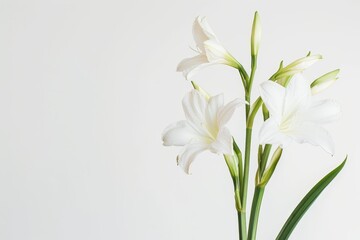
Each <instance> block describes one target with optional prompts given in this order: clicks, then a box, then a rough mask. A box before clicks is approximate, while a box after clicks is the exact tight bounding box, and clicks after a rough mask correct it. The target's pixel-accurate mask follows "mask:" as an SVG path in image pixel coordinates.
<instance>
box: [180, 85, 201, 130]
mask: <svg viewBox="0 0 360 240" xmlns="http://www.w3.org/2000/svg"><path fill="white" fill-rule="evenodd" d="M182 105H183V109H184V113H185V116H186V119H187V120H189V121H190V123H192V124H194V125H196V126H201V125H202V123H203V122H205V117H204V115H205V109H206V106H207V101H206V98H205V97H204V96H202V95H201V93H199V91H197V90H192V91H191V92H189V93H187V94H186V95H185V96H184V98H183V101H182Z"/></svg>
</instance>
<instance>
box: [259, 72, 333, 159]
mask: <svg viewBox="0 0 360 240" xmlns="http://www.w3.org/2000/svg"><path fill="white" fill-rule="evenodd" d="M260 95H261V98H262V99H263V101H264V103H265V105H266V107H267V108H268V109H269V112H270V118H269V119H268V120H266V121H265V123H264V124H263V126H262V128H261V130H260V142H261V144H276V145H280V146H281V147H283V146H285V145H287V144H289V143H290V142H292V141H296V142H298V143H304V142H307V143H310V144H313V145H315V146H320V147H322V148H323V149H324V150H325V151H326V152H328V153H330V154H332V155H333V154H334V152H335V146H334V142H333V140H332V138H331V136H330V135H329V133H328V132H327V131H326V130H325V129H324V128H323V127H322V124H325V123H329V122H332V121H334V120H336V119H338V117H339V116H340V107H339V105H338V104H336V103H335V102H334V101H332V100H321V101H320V100H315V99H314V97H313V96H312V93H311V88H310V84H309V83H308V81H307V80H306V79H304V77H303V76H302V75H301V74H296V75H294V76H293V77H292V79H291V81H290V83H289V84H288V86H287V87H286V88H284V87H283V86H281V85H279V84H278V83H275V82H272V81H267V82H265V83H263V84H261V86H260Z"/></svg>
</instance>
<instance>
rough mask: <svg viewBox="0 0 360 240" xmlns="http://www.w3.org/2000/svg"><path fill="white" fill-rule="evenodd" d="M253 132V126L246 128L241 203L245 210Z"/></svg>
mask: <svg viewBox="0 0 360 240" xmlns="http://www.w3.org/2000/svg"><path fill="white" fill-rule="evenodd" d="M251 133H252V128H246V142H245V162H244V178H243V182H242V184H243V187H242V192H241V198H242V199H241V203H242V207H243V209H244V210H245V209H246V196H247V189H248V181H249V170H250V150H251Z"/></svg>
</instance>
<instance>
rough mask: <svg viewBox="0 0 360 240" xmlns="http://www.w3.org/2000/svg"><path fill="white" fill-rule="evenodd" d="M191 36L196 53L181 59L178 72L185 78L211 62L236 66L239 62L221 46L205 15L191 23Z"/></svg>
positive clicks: (188, 77)
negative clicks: (193, 55)
mask: <svg viewBox="0 0 360 240" xmlns="http://www.w3.org/2000/svg"><path fill="white" fill-rule="evenodd" d="M193 36H194V40H195V43H196V51H197V52H198V55H196V56H195V57H192V58H186V59H184V60H182V61H181V62H180V63H179V65H178V67H177V71H178V72H183V74H184V76H185V78H186V79H190V78H191V76H192V75H194V73H195V72H196V71H198V70H199V69H201V68H204V67H206V66H209V65H212V64H226V65H229V66H232V67H235V68H238V66H239V63H238V62H237V61H236V59H235V58H234V57H233V56H231V54H230V53H229V52H228V51H227V50H226V49H225V48H224V47H223V46H222V44H221V43H220V42H219V40H218V39H217V37H216V36H215V34H214V32H213V30H212V29H211V28H210V26H209V24H208V23H207V21H206V18H205V17H200V16H199V17H197V18H196V19H195V22H194V24H193Z"/></svg>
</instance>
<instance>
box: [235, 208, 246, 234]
mask: <svg viewBox="0 0 360 240" xmlns="http://www.w3.org/2000/svg"><path fill="white" fill-rule="evenodd" d="M237 214H238V224H239V240H246V237H247V236H246V213H245V212H242V211H241V212H239V211H238V212H237Z"/></svg>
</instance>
